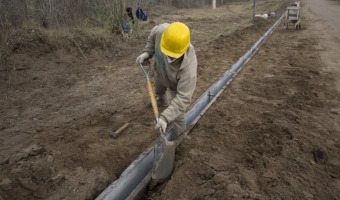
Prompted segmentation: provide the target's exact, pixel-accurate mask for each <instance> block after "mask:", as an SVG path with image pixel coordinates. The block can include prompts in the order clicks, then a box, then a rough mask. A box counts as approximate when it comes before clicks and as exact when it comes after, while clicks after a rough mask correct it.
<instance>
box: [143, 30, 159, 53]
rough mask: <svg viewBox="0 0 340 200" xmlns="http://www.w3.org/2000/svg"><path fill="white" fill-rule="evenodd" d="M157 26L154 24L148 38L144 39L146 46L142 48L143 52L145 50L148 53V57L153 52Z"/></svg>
mask: <svg viewBox="0 0 340 200" xmlns="http://www.w3.org/2000/svg"><path fill="white" fill-rule="evenodd" d="M158 26H159V25H158ZM158 26H155V27H153V29H151V32H150V34H149V37H148V40H147V41H146V46H145V48H144V49H143V52H147V53H149V54H150V58H151V57H152V56H153V55H154V54H155V45H156V34H157V29H158Z"/></svg>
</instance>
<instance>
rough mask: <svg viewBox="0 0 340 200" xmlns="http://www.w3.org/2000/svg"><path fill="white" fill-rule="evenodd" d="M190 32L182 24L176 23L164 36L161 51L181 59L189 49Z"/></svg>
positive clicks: (171, 25)
mask: <svg viewBox="0 0 340 200" xmlns="http://www.w3.org/2000/svg"><path fill="white" fill-rule="evenodd" d="M189 45H190V30H189V28H188V27H187V26H186V25H185V24H183V23H181V22H174V23H172V24H170V26H168V28H167V29H165V31H164V32H163V34H162V39H161V51H162V53H164V54H165V55H167V56H170V57H173V58H179V57H181V56H182V55H183V54H184V53H185V52H186V51H187V49H188V48H189Z"/></svg>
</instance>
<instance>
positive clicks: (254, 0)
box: [253, 0, 256, 19]
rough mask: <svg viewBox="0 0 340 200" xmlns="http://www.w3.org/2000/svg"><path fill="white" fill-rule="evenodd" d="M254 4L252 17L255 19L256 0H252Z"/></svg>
mask: <svg viewBox="0 0 340 200" xmlns="http://www.w3.org/2000/svg"><path fill="white" fill-rule="evenodd" d="M253 2H254V4H253V19H255V15H256V0H253Z"/></svg>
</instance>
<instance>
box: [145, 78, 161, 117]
mask: <svg viewBox="0 0 340 200" xmlns="http://www.w3.org/2000/svg"><path fill="white" fill-rule="evenodd" d="M147 85H148V90H149V95H150V100H151V105H152V109H153V114H154V115H155V118H156V120H157V119H158V118H159V112H158V107H157V102H156V98H155V93H154V92H153V89H152V84H151V81H150V80H147Z"/></svg>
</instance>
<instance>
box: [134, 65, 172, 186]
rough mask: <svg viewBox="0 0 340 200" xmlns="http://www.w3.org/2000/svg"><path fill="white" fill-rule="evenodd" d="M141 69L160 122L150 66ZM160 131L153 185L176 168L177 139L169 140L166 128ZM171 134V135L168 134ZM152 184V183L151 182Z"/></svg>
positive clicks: (154, 111) (168, 175)
mask: <svg viewBox="0 0 340 200" xmlns="http://www.w3.org/2000/svg"><path fill="white" fill-rule="evenodd" d="M139 67H140V68H141V70H142V71H143V72H144V74H145V76H146V81H147V87H148V92H149V96H150V100H151V105H152V109H153V113H154V115H155V118H156V122H158V118H159V112H158V107H157V102H156V98H155V94H154V92H153V89H152V84H151V80H150V66H149V68H148V69H145V68H144V67H143V65H142V64H140V65H139ZM158 131H159V133H160V135H161V137H160V139H159V140H158V141H157V143H156V144H155V147H154V163H153V168H152V174H151V178H152V185H153V186H151V187H154V186H156V185H157V184H158V183H162V182H164V181H165V180H166V179H168V178H169V177H170V176H171V173H172V171H173V168H174V160H175V150H176V146H177V142H176V141H169V140H168V137H167V136H166V135H165V133H164V132H165V130H164V132H163V130H162V129H161V128H160V129H159V130H158ZM168 136H170V135H168ZM150 185H151V184H150Z"/></svg>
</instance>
